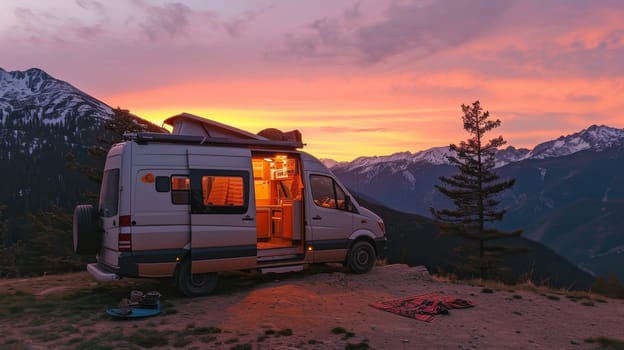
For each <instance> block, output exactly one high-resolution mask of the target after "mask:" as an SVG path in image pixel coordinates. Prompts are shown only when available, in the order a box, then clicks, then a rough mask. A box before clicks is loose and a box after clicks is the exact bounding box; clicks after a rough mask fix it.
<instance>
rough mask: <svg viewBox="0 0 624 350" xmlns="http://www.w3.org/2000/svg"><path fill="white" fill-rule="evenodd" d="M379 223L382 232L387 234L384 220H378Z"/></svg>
mask: <svg viewBox="0 0 624 350" xmlns="http://www.w3.org/2000/svg"><path fill="white" fill-rule="evenodd" d="M377 224H378V225H379V229H380V230H381V233H382V234H383V235H384V236H385V235H386V225H384V222H383V220H381V219H380V220H378V221H377Z"/></svg>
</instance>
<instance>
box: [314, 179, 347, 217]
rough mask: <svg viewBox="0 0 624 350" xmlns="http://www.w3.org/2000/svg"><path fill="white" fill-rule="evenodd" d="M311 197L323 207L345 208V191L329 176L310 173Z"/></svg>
mask: <svg viewBox="0 0 624 350" xmlns="http://www.w3.org/2000/svg"><path fill="white" fill-rule="evenodd" d="M310 185H311V189H312V199H313V200H314V203H315V204H316V205H317V206H319V207H323V208H331V209H340V210H347V207H346V202H345V197H346V195H345V192H344V191H343V189H342V188H340V186H338V184H337V183H336V182H335V181H334V179H332V178H331V177H329V176H322V175H310Z"/></svg>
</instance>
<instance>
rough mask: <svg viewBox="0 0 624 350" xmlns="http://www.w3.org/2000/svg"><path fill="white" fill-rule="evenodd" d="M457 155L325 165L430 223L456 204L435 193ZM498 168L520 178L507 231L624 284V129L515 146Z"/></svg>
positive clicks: (591, 130) (437, 151)
mask: <svg viewBox="0 0 624 350" xmlns="http://www.w3.org/2000/svg"><path fill="white" fill-rule="evenodd" d="M449 154H450V153H449V150H448V147H435V148H431V149H428V150H425V151H422V152H417V153H410V152H402V153H396V154H393V155H389V156H384V157H361V158H357V159H355V160H354V161H352V162H341V163H338V162H332V161H328V160H325V164H328V165H330V166H331V170H332V171H333V172H334V173H335V174H336V175H337V176H338V177H339V178H340V179H341V180H342V181H343V182H344V183H345V184H346V185H347V186H348V187H349V188H351V189H353V190H354V191H356V192H359V193H365V194H366V195H367V196H368V197H369V198H374V200H375V201H377V202H378V203H381V204H383V205H386V206H388V207H391V208H395V209H397V210H401V211H404V212H408V213H416V214H420V215H424V216H430V214H429V213H430V211H429V208H431V207H434V208H443V207H448V206H449V205H450V203H449V202H448V201H447V199H446V198H444V197H443V196H442V195H441V194H440V193H438V191H437V190H435V188H434V185H436V184H440V182H439V177H440V176H450V175H452V174H454V173H456V172H457V170H456V168H455V167H452V166H450V165H449V162H448V160H447V156H448V155H449ZM496 166H497V170H496V171H497V172H498V174H499V175H500V176H502V177H503V178H515V179H516V185H515V186H514V187H513V189H512V190H510V191H507V192H506V193H504V194H503V195H502V197H501V199H502V200H503V203H502V205H503V207H505V208H506V209H507V210H508V214H507V215H506V217H505V220H504V221H503V222H502V223H501V224H500V227H501V228H506V229H516V228H522V229H524V230H525V237H527V238H530V239H534V240H536V241H539V242H542V243H544V244H546V245H548V246H549V247H551V248H552V249H554V250H555V251H556V252H558V253H559V254H561V255H563V256H564V257H566V258H568V259H569V260H570V261H572V262H574V263H576V264H578V265H579V266H582V267H583V268H585V269H587V270H588V271H591V272H592V273H596V274H600V275H603V276H605V275H608V274H610V273H615V274H616V275H617V276H618V277H619V279H620V280H623V281H624V229H623V228H622V227H624V226H622V220H621V217H622V215H621V214H622V209H621V208H622V202H623V201H624V129H617V128H612V127H608V126H604V125H600V126H598V125H592V126H590V127H588V128H587V129H583V130H581V131H579V132H577V133H574V134H571V135H567V136H561V137H559V138H558V139H556V140H551V141H547V142H544V143H541V144H539V145H537V146H535V147H534V148H533V149H532V150H528V149H524V148H520V149H516V148H514V147H511V146H510V147H507V148H506V149H502V150H499V151H498V152H497V154H496ZM388 184H392V185H388ZM581 214H582V215H581ZM579 218H583V219H582V220H580V219H579ZM571 223H574V224H571ZM571 246H574V247H575V248H574V249H571Z"/></svg>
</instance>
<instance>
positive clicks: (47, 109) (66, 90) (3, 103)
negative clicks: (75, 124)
mask: <svg viewBox="0 0 624 350" xmlns="http://www.w3.org/2000/svg"><path fill="white" fill-rule="evenodd" d="M112 113H113V112H112V109H111V108H110V107H109V106H107V105H106V104H104V103H103V102H101V101H98V100H97V99H95V98H93V97H91V96H89V95H87V94H85V93H84V92H82V91H80V90H78V89H77V88H75V87H73V86H72V85H70V84H68V83H66V82H64V81H61V80H58V79H55V78H53V77H51V76H50V75H48V74H47V73H46V72H44V71H42V70H41V69H37V68H31V69H29V70H26V71H13V72H7V71H5V70H4V69H2V68H0V121H1V122H2V125H6V123H9V122H10V123H12V124H28V123H31V122H37V123H41V124H43V125H57V124H64V123H67V122H68V121H69V120H68V119H70V118H88V119H92V118H94V119H102V118H109V117H110V116H111V115H112ZM35 120H36V121H35ZM91 123H92V121H91Z"/></svg>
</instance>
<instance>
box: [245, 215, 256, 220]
mask: <svg viewBox="0 0 624 350" xmlns="http://www.w3.org/2000/svg"><path fill="white" fill-rule="evenodd" d="M253 219H254V218H252V217H251V216H249V215H247V216H245V217H244V218H243V221H253Z"/></svg>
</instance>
